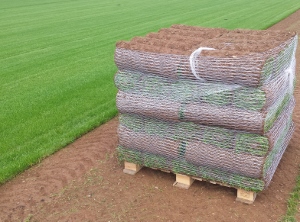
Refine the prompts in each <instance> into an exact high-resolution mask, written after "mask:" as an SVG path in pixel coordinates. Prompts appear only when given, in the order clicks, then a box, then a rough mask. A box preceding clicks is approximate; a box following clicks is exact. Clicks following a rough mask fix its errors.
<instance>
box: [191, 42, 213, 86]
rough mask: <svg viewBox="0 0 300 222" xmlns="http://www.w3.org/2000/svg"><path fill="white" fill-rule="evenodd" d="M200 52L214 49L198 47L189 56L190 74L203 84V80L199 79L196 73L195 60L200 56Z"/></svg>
mask: <svg viewBox="0 0 300 222" xmlns="http://www.w3.org/2000/svg"><path fill="white" fill-rule="evenodd" d="M202 50H215V49H214V48H208V47H200V48H198V49H196V50H195V51H194V52H193V53H192V54H191V55H190V66H191V69H192V72H193V74H194V76H195V77H196V78H197V79H199V80H201V81H203V82H205V80H204V79H203V78H201V77H199V75H198V74H197V73H196V59H197V57H198V56H199V55H200V53H201V52H202Z"/></svg>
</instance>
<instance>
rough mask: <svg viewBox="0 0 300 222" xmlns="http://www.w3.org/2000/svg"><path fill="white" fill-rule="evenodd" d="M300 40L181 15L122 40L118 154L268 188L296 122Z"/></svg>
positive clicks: (134, 160)
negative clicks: (193, 23) (182, 20)
mask: <svg viewBox="0 0 300 222" xmlns="http://www.w3.org/2000/svg"><path fill="white" fill-rule="evenodd" d="M270 39H271V41H270ZM296 44H297V35H296V34H295V33H283V32H270V31H250V30H233V31H229V30H225V29H207V28H197V27H189V26H182V25H174V26H172V27H171V28H169V29H162V30H160V31H159V32H158V33H150V34H148V35H147V36H146V37H136V38H134V39H132V40H131V41H129V42H119V43H118V44H117V49H116V53H115V60H116V64H117V66H118V68H119V71H118V72H117V74H116V76H115V83H116V86H117V88H118V89H119V92H118V94H117V107H118V110H119V112H120V125H119V129H118V134H119V147H118V153H119V158H120V159H121V160H125V161H127V162H132V163H136V164H141V165H144V166H147V167H151V168H156V169H162V170H168V171H172V172H174V173H182V174H186V175H191V176H195V177H201V178H203V179H207V180H213V181H216V182H219V183H224V184H227V185H229V186H233V187H239V188H243V189H247V190H253V191H261V190H263V189H264V188H265V187H267V186H268V184H269V183H270V181H271V179H272V176H273V174H274V172H275V170H276V168H277V165H278V163H279V161H280V159H281V157H282V154H283V153H284V151H285V149H286V147H287V145H288V142H289V140H290V138H291V136H292V133H293V130H294V127H293V122H292V118H291V117H292V112H293V109H294V106H295V102H294V97H293V90H294V83H295V50H296ZM200 46H205V47H209V48H199V47H200ZM197 48H199V49H198V50H197ZM203 49H206V50H203ZM207 49H214V50H207ZM199 54H200V55H199Z"/></svg>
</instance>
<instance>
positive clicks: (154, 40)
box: [115, 25, 298, 87]
mask: <svg viewBox="0 0 300 222" xmlns="http://www.w3.org/2000/svg"><path fill="white" fill-rule="evenodd" d="M297 39H298V37H297V34H296V33H295V32H282V31H269V30H268V31H257V30H226V29H221V28H219V29H218V28H214V29H210V28H200V27H191V26H185V25H173V26H171V27H170V28H164V29H161V30H159V31H158V32H157V33H150V34H148V35H146V36H144V37H135V38H133V39H132V40H130V41H120V42H118V43H117V47H116V52H115V62H116V65H117V67H118V68H119V70H131V71H139V72H143V73H151V74H156V75H160V76H164V77H167V78H173V79H178V78H179V79H195V76H194V75H193V73H192V71H191V67H190V61H189V56H190V55H191V53H192V52H193V51H194V50H196V49H198V48H199V47H209V48H213V49H215V50H209V51H208V50H205V51H202V52H201V54H200V55H198V56H197V58H196V61H195V70H196V73H197V75H198V76H199V77H201V78H203V79H204V80H206V81H208V82H221V83H228V84H239V85H243V86H249V87H258V86H261V85H263V84H265V83H267V82H269V81H270V80H272V79H273V78H276V77H277V76H278V75H281V74H282V72H283V71H284V70H286V69H287V68H288V66H289V64H290V62H291V60H292V58H293V55H294V53H295V49H296V45H297Z"/></svg>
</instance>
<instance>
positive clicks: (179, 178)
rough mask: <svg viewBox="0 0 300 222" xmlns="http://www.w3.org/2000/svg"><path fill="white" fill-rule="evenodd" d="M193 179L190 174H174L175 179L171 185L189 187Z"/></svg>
mask: <svg viewBox="0 0 300 222" xmlns="http://www.w3.org/2000/svg"><path fill="white" fill-rule="evenodd" d="M194 181H195V180H194V179H193V178H192V177H190V176H186V175H182V174H176V181H175V183H174V184H173V186H175V187H179V188H183V189H189V188H190V186H191V185H192V184H193V182H194Z"/></svg>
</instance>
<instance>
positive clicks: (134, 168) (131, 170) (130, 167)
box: [123, 161, 143, 175]
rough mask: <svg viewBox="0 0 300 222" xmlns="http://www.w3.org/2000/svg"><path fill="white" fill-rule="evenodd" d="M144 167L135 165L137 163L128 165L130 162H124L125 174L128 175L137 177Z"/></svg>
mask: <svg viewBox="0 0 300 222" xmlns="http://www.w3.org/2000/svg"><path fill="white" fill-rule="evenodd" d="M142 168H143V167H142V166H140V165H138V164H135V163H128V162H126V161H125V162H124V170H123V173H127V174H130V175H135V174H136V173H137V172H139V171H140V169H142Z"/></svg>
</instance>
